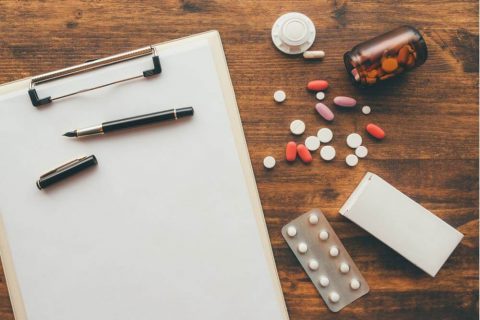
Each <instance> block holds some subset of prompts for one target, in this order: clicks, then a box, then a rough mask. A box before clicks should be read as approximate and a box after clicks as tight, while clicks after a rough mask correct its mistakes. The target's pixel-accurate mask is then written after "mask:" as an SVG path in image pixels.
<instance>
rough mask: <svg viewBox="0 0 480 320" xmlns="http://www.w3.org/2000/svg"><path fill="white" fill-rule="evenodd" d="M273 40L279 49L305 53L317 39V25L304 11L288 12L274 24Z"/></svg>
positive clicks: (287, 52)
mask: <svg viewBox="0 0 480 320" xmlns="http://www.w3.org/2000/svg"><path fill="white" fill-rule="evenodd" d="M272 40H273V43H274V44H275V46H276V47H277V48H278V50H280V51H282V52H284V53H286V54H300V53H303V52H305V51H307V50H308V49H309V48H310V47H311V46H312V44H313V41H314V40H315V25H314V24H313V22H312V20H310V18H309V17H307V16H306V15H304V14H302V13H298V12H289V13H286V14H284V15H282V16H280V17H279V18H278V19H277V21H275V23H274V24H273V27H272Z"/></svg>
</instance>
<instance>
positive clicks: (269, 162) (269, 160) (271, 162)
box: [263, 156, 276, 169]
mask: <svg viewBox="0 0 480 320" xmlns="http://www.w3.org/2000/svg"><path fill="white" fill-rule="evenodd" d="M275 163H276V161H275V158H274V157H272V156H268V157H265V158H264V159H263V166H264V167H265V168H267V169H272V168H273V167H275Z"/></svg>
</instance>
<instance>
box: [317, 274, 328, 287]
mask: <svg viewBox="0 0 480 320" xmlns="http://www.w3.org/2000/svg"><path fill="white" fill-rule="evenodd" d="M318 282H320V285H321V286H322V287H324V288H325V287H328V285H329V284H330V280H328V278H327V277H326V276H321V277H320V279H319V281H318Z"/></svg>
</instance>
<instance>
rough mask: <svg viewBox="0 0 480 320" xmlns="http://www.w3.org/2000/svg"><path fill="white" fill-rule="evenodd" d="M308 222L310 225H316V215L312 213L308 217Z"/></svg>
mask: <svg viewBox="0 0 480 320" xmlns="http://www.w3.org/2000/svg"><path fill="white" fill-rule="evenodd" d="M308 222H310V224H317V223H318V216H317V215H316V214H314V213H312V214H311V215H310V216H309V217H308Z"/></svg>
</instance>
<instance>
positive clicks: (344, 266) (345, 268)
mask: <svg viewBox="0 0 480 320" xmlns="http://www.w3.org/2000/svg"><path fill="white" fill-rule="evenodd" d="M348 271H350V266H349V265H348V263H346V262H342V263H341V264H340V272H341V273H347V272H348Z"/></svg>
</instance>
